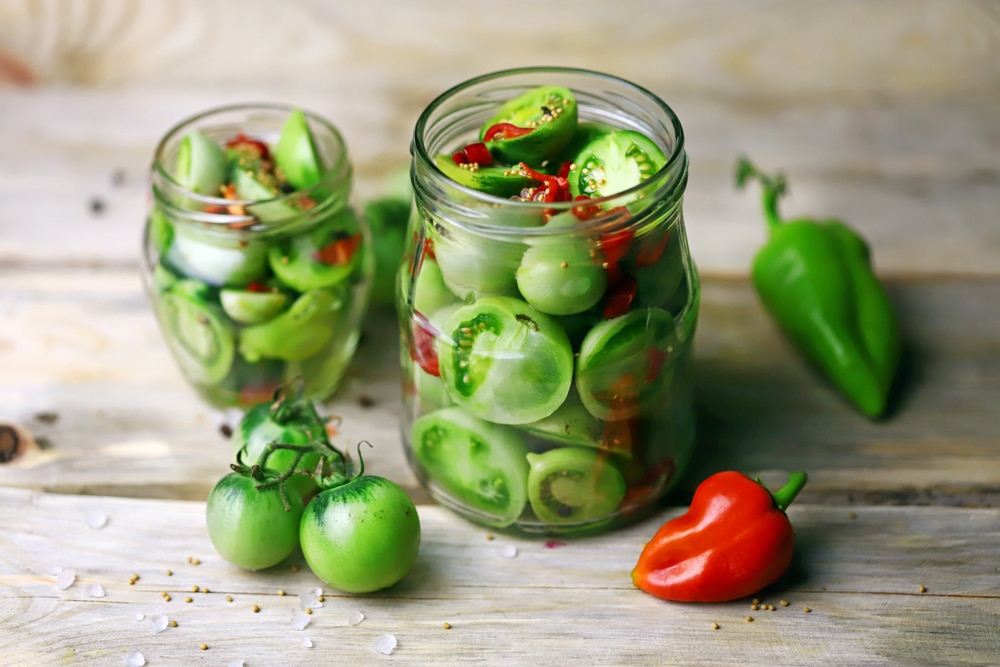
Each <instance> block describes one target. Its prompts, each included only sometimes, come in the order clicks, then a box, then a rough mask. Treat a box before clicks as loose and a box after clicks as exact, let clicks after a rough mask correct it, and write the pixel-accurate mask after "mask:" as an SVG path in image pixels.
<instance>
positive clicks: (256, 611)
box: [253, 604, 260, 614]
mask: <svg viewBox="0 0 1000 667" xmlns="http://www.w3.org/2000/svg"><path fill="white" fill-rule="evenodd" d="M259 611H260V605H257V604H255V605H254V606H253V613H255V614H256V613H258V612H259Z"/></svg>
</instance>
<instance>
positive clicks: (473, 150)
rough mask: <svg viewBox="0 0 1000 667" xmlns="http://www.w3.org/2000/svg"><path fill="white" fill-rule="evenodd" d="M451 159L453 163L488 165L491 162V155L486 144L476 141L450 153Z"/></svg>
mask: <svg viewBox="0 0 1000 667" xmlns="http://www.w3.org/2000/svg"><path fill="white" fill-rule="evenodd" d="M451 161H452V162H454V163H455V164H478V165H479V166H480V167H489V166H490V165H492V164H493V155H492V153H490V149H489V148H487V147H486V144H484V143H483V142H481V141H478V142H476V143H474V144H469V145H468V146H466V147H465V148H463V149H462V150H460V151H456V152H454V153H452V154H451Z"/></svg>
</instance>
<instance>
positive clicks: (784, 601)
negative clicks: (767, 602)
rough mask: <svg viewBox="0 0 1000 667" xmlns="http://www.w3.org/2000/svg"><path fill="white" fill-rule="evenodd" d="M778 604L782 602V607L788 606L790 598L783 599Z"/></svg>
mask: <svg viewBox="0 0 1000 667" xmlns="http://www.w3.org/2000/svg"><path fill="white" fill-rule="evenodd" d="M778 604H780V605H781V606H782V607H787V606H788V600H782V601H781V602H779V603H778Z"/></svg>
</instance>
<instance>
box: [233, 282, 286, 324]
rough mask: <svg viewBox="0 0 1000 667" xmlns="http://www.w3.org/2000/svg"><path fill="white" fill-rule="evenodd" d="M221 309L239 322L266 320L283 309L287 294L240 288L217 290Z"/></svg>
mask: <svg viewBox="0 0 1000 667" xmlns="http://www.w3.org/2000/svg"><path fill="white" fill-rule="evenodd" d="M219 301H220V302H221V303H222V310H224V311H226V315H229V317H231V318H232V319H234V320H236V321H237V322H239V323H240V324H260V323H261V322H267V321H268V320H270V319H271V318H273V317H275V316H276V315H277V314H278V313H280V312H281V311H282V310H284V309H285V306H286V305H288V295H287V294H285V293H284V292H278V291H268V292H251V291H249V290H240V289H222V290H220V291H219Z"/></svg>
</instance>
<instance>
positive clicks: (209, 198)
mask: <svg viewBox="0 0 1000 667" xmlns="http://www.w3.org/2000/svg"><path fill="white" fill-rule="evenodd" d="M296 109H298V110H300V111H301V112H302V113H303V114H304V115H305V116H306V118H307V119H308V120H309V122H310V123H315V124H316V125H317V126H318V127H321V128H322V129H323V131H324V132H325V133H328V135H329V137H328V139H332V140H333V143H332V146H333V150H334V153H333V155H334V160H333V164H332V165H331V166H330V168H329V169H327V170H326V173H324V174H323V176H322V177H321V178H320V180H319V181H318V182H317V183H314V184H313V185H310V186H309V187H306V188H301V189H296V190H293V191H292V192H288V193H283V194H281V195H280V196H276V197H269V198H267V199H227V198H225V197H221V196H213V195H205V194H201V193H197V192H193V191H191V190H189V189H188V188H186V187H184V186H183V185H181V183H179V182H178V181H177V179H176V178H174V175H173V174H172V173H171V170H170V169H168V168H167V167H166V165H165V164H164V158H165V157H166V155H167V154H168V151H169V149H170V148H171V147H172V146H173V145H174V144H175V143H176V142H177V141H178V140H179V139H180V138H183V135H184V133H185V132H186V131H187V130H189V129H191V128H192V127H194V126H196V125H198V124H199V123H201V122H203V121H207V120H210V119H211V118H213V117H223V116H225V115H226V114H235V113H239V112H246V113H247V118H246V119H244V123H245V122H246V121H247V120H252V119H253V114H254V113H255V112H259V113H263V114H267V113H274V114H286V115H287V114H289V113H291V112H292V111H294V110H296ZM151 172H152V181H153V183H152V187H153V190H154V191H155V190H156V189H157V186H161V187H163V188H164V189H165V190H168V191H170V193H171V195H172V196H176V197H183V198H185V199H188V200H190V201H195V202H198V204H199V205H200V206H201V207H202V208H203V209H204V208H206V207H212V206H218V207H222V210H224V211H228V210H231V209H229V208H228V207H251V206H255V205H260V204H274V203H282V202H287V201H292V200H295V199H299V198H301V197H303V196H305V197H309V196H310V195H315V194H316V193H319V192H326V191H330V194H327V195H326V199H329V198H331V196H332V195H336V188H331V185H332V184H334V183H336V182H337V181H339V180H341V179H343V178H345V177H346V178H348V179H349V178H350V172H351V168H350V162H349V159H348V151H347V142H346V141H345V139H344V136H343V134H342V133H341V131H340V129H339V128H338V127H337V126H336V125H334V124H333V122H332V121H330V120H328V119H327V118H325V117H324V116H322V115H320V114H318V113H316V112H315V111H312V110H310V109H307V108H304V107H302V106H299V105H293V104H286V103H282V102H238V103H233V104H225V105H220V106H215V107H211V108H209V109H206V110H204V111H201V112H198V113H196V114H192V115H190V116H186V117H184V118H182V119H181V120H179V121H177V122H176V123H174V124H173V125H172V126H171V127H170V128H169V129H168V130H167V131H166V132H165V133H164V134H163V136H162V137H161V138H160V140H159V141H158V142H157V144H156V148H155V149H154V151H153V164H152V167H151ZM333 198H334V199H336V197H333ZM314 200H315V198H314ZM317 203H319V201H318V200H317ZM160 204H161V205H165V206H167V207H168V208H169V209H171V210H174V211H176V212H177V213H178V214H182V215H183V217H184V218H186V219H188V220H191V221H193V222H199V223H208V224H212V225H225V226H245V225H250V224H256V225H262V226H268V227H270V226H273V224H274V223H269V222H265V221H262V220H260V219H259V218H258V217H256V216H254V215H251V214H243V215H240V214H237V213H229V212H226V213H209V212H207V211H204V210H201V211H199V210H196V209H192V208H186V207H185V208H182V207H178V206H174V205H172V204H170V203H166V202H160ZM309 212H310V211H302V213H303V214H307V213H309ZM279 224H280V223H279Z"/></svg>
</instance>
